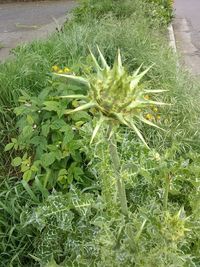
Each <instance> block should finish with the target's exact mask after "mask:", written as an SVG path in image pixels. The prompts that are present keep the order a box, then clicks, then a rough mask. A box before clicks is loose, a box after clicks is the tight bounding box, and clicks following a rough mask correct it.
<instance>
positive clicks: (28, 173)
mask: <svg viewBox="0 0 200 267" xmlns="http://www.w3.org/2000/svg"><path fill="white" fill-rule="evenodd" d="M31 177H32V171H31V170H27V171H26V172H25V173H24V174H23V179H24V181H26V182H29V181H30V180H31Z"/></svg>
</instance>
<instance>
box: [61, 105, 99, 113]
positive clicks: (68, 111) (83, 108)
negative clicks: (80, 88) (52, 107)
mask: <svg viewBox="0 0 200 267" xmlns="http://www.w3.org/2000/svg"><path fill="white" fill-rule="evenodd" d="M93 107H96V103H94V102H89V103H87V104H84V105H82V106H80V107H78V108H75V109H73V110H67V111H66V112H65V114H71V113H74V112H78V111H82V110H86V109H90V108H93Z"/></svg>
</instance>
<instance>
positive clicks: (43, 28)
mask: <svg viewBox="0 0 200 267" xmlns="http://www.w3.org/2000/svg"><path fill="white" fill-rule="evenodd" d="M73 7H74V1H72V0H59V1H58V0H57V1H42V2H33V3H23V2H21V3H9V4H0V61H3V60H4V59H5V58H7V57H8V55H9V51H10V49H12V48H14V47H16V46H17V45H18V44H21V43H26V42H29V41H32V40H34V39H38V38H44V37H46V36H47V35H48V34H50V33H52V32H53V31H55V29H56V27H57V26H58V25H57V24H62V23H63V22H64V21H65V18H66V14H67V12H68V11H70V10H71V9H72V8H73ZM1 47H3V48H1Z"/></svg>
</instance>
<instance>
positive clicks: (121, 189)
mask: <svg viewBox="0 0 200 267" xmlns="http://www.w3.org/2000/svg"><path fill="white" fill-rule="evenodd" d="M111 133H112V125H111V124H110V126H109V138H108V142H109V150H110V158H111V161H112V164H113V168H114V172H115V179H116V184H117V191H118V197H119V201H120V205H121V211H122V213H123V214H124V215H126V216H127V215H128V207H127V199H126V190H125V185H124V181H123V179H122V177H121V174H120V159H119V155H118V151H117V143H116V138H115V133H114V132H113V133H112V134H111ZM110 135H111V136H110Z"/></svg>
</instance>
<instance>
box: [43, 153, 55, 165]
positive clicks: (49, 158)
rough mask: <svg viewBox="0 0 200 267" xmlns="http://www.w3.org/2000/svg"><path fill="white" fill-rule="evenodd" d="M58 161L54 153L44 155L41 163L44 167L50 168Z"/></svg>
mask: <svg viewBox="0 0 200 267" xmlns="http://www.w3.org/2000/svg"><path fill="white" fill-rule="evenodd" d="M55 160H56V157H55V154H54V152H49V153H44V154H43V155H42V157H41V163H42V165H43V166H44V167H48V166H50V165H51V164H53V163H54V161H55Z"/></svg>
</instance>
